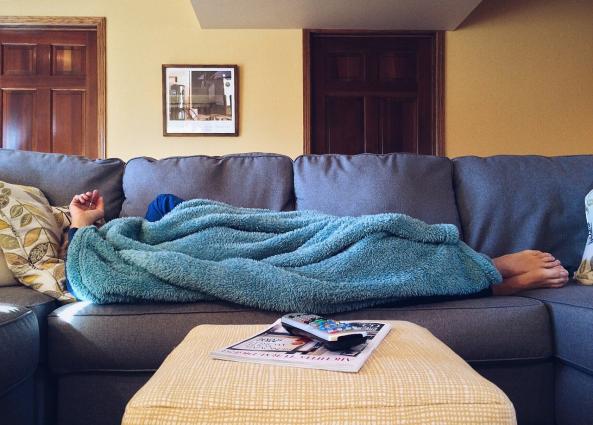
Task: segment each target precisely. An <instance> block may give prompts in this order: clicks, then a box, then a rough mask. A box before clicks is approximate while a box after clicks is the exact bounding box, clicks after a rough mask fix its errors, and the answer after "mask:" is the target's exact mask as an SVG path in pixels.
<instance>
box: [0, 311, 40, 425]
mask: <svg viewBox="0 0 593 425" xmlns="http://www.w3.org/2000/svg"><path fill="white" fill-rule="evenodd" d="M38 361H39V328H38V325H37V319H36V318H35V314H33V312H32V311H31V310H29V309H27V308H24V307H17V306H14V305H10V304H2V303H0V423H2V424H10V425H24V424H33V423H34V413H35V402H36V400H35V392H34V389H35V388H34V385H33V374H34V373H35V370H36V368H37V362H38Z"/></svg>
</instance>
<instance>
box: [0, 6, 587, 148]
mask: <svg viewBox="0 0 593 425" xmlns="http://www.w3.org/2000/svg"><path fill="white" fill-rule="evenodd" d="M0 14H2V15H38V16H43V15H57V16H67V15H74V16H105V17H107V78H108V81H107V86H108V92H107V98H108V106H107V109H108V127H107V132H108V134H107V136H108V146H107V151H108V155H109V156H115V157H121V158H124V159H128V158H130V157H133V156H138V155H148V156H154V157H157V158H158V157H165V156H171V155H191V154H210V155H216V154H225V153H232V152H248V151H265V152H278V153H283V154H287V155H289V156H293V157H294V156H296V155H298V154H300V153H301V152H302V137H303V130H302V121H303V115H302V49H301V31H300V30H265V31H260V30H201V29H200V26H199V24H198V21H197V18H196V17H195V15H194V12H193V9H192V7H191V4H190V0H84V1H80V0H27V1H25V0H0ZM163 63H198V64H199V63H203V64H208V63H211V64H216V63H231V64H232V63H235V64H238V65H239V66H240V70H241V82H240V90H241V91H240V108H241V109H240V116H241V122H240V136H239V137H216V138H203V137H182V138H180V137H163V136H162V110H161V64H163ZM445 91H446V105H445V111H446V120H445V127H446V152H447V155H449V156H453V157H454V156H460V155H468V154H475V155H492V154H500V153H513V154H526V153H537V154H547V155H555V154H572V153H593V0H580V1H579V0H484V1H483V3H482V4H481V5H480V6H478V8H477V9H476V10H475V11H474V13H472V15H471V16H470V17H469V18H468V19H467V20H466V22H464V24H463V25H462V26H461V27H460V28H459V29H458V30H457V31H454V32H449V33H447V36H446V84H445Z"/></svg>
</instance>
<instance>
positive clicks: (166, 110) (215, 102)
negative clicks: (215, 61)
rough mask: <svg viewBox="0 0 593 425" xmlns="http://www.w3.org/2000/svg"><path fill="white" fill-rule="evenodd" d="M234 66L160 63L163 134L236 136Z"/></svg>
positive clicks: (236, 80) (237, 128)
mask: <svg viewBox="0 0 593 425" xmlns="http://www.w3.org/2000/svg"><path fill="white" fill-rule="evenodd" d="M238 85H239V73H238V67H237V66H236V65H163V135H164V136H237V135H238V134H239V116H238V91H239V90H238V88H239V87H238Z"/></svg>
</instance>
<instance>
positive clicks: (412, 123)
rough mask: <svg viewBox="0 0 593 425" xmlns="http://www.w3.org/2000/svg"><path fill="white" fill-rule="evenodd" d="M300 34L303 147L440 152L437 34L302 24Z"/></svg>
mask: <svg viewBox="0 0 593 425" xmlns="http://www.w3.org/2000/svg"><path fill="white" fill-rule="evenodd" d="M437 38H439V39H438V40H437ZM304 42H305V152H306V153H314V154H325V153H341V154H357V153H365V152H368V153H391V152H411V153H419V154H432V155H438V154H441V153H442V146H441V140H440V133H441V128H440V127H441V126H440V122H441V121H440V113H441V109H440V102H441V101H442V98H441V96H440V90H441V88H440V78H439V75H438V74H439V72H440V70H441V62H440V54H441V52H440V49H439V43H440V35H439V37H437V33H434V32H432V33H420V34H410V33H406V34H393V33H387V34H386V33H355V32H348V33H338V34H336V33H328V32H305V39H304Z"/></svg>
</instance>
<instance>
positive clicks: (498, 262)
mask: <svg viewBox="0 0 593 425" xmlns="http://www.w3.org/2000/svg"><path fill="white" fill-rule="evenodd" d="M492 261H493V262H494V266H495V267H496V268H497V269H498V271H499V272H500V274H501V275H502V277H503V278H507V277H512V276H517V275H521V274H523V273H527V272H530V271H535V270H539V269H551V268H554V267H558V266H560V261H558V260H556V259H555V258H554V257H553V256H552V254H549V253H547V252H542V251H534V250H526V251H521V252H516V253H514V254H507V255H503V256H502V257H497V258H494V259H493V260H492Z"/></svg>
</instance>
